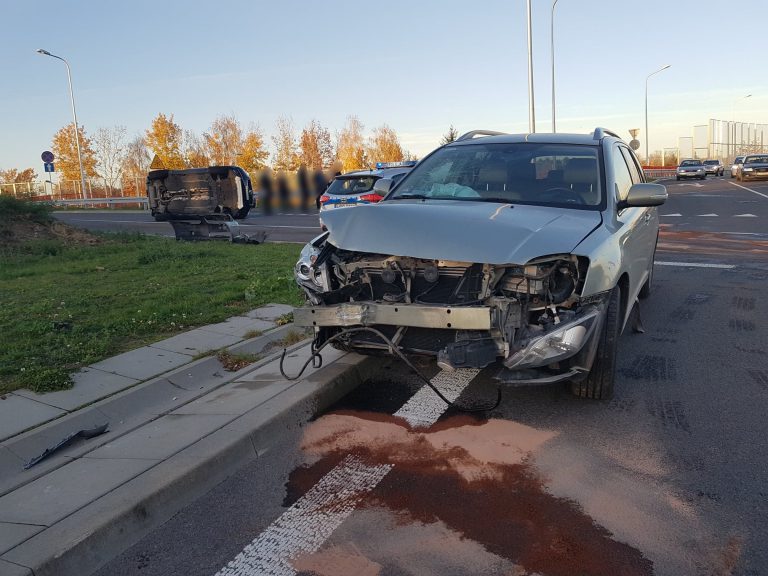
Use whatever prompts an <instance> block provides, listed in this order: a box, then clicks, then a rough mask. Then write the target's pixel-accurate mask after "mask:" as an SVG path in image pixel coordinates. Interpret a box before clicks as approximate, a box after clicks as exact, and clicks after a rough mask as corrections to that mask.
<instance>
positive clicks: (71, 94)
mask: <svg viewBox="0 0 768 576" xmlns="http://www.w3.org/2000/svg"><path fill="white" fill-rule="evenodd" d="M37 53H38V54H42V55H43V56H50V57H51V58H57V59H58V60H61V61H62V62H64V66H66V67H67V81H68V83H69V98H70V100H71V101H72V117H73V119H74V121H75V143H76V144H77V162H78V163H79V164H80V186H81V189H82V191H83V198H84V199H85V198H86V185H85V171H84V170H83V153H82V151H81V149H80V134H79V130H78V129H77V112H76V111H75V93H74V92H73V91H72V72H71V71H70V69H69V62H67V61H66V60H65V59H64V58H62V57H61V56H56V55H55V54H51V53H50V52H48V50H43V49H42V48H38V49H37Z"/></svg>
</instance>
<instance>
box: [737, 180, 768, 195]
mask: <svg viewBox="0 0 768 576" xmlns="http://www.w3.org/2000/svg"><path fill="white" fill-rule="evenodd" d="M729 184H733V185H734V186H738V187H739V188H743V189H744V190H749V191H750V192H754V193H755V194H757V195H758V196H762V197H763V198H768V194H763V193H762V192H758V191H757V190H752V188H747V187H746V186H742V185H741V184H736V182H729Z"/></svg>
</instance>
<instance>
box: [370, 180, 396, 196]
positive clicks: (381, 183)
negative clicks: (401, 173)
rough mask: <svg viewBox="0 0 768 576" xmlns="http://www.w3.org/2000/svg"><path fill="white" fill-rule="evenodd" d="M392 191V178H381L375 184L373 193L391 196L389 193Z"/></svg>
mask: <svg viewBox="0 0 768 576" xmlns="http://www.w3.org/2000/svg"><path fill="white" fill-rule="evenodd" d="M391 189H392V179H391V178H379V179H378V180H376V182H374V184H373V193H374V194H378V195H379V196H386V195H387V194H389V191H390V190H391Z"/></svg>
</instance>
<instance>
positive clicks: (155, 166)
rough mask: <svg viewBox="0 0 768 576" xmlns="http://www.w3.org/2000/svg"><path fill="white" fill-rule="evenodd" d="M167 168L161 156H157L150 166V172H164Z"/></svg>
mask: <svg viewBox="0 0 768 576" xmlns="http://www.w3.org/2000/svg"><path fill="white" fill-rule="evenodd" d="M164 168H165V164H163V161H162V159H161V158H160V156H158V155H157V154H155V157H154V158H152V163H151V164H150V165H149V169H150V170H163V169H164Z"/></svg>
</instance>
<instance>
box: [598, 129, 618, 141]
mask: <svg viewBox="0 0 768 576" xmlns="http://www.w3.org/2000/svg"><path fill="white" fill-rule="evenodd" d="M605 136H613V137H614V138H619V139H621V136H619V135H618V134H616V132H614V131H612V130H608V129H607V128H600V126H598V127H597V128H595V133H594V134H592V139H593V140H602V139H603V138H604V137H605Z"/></svg>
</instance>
